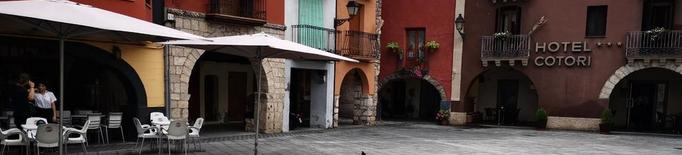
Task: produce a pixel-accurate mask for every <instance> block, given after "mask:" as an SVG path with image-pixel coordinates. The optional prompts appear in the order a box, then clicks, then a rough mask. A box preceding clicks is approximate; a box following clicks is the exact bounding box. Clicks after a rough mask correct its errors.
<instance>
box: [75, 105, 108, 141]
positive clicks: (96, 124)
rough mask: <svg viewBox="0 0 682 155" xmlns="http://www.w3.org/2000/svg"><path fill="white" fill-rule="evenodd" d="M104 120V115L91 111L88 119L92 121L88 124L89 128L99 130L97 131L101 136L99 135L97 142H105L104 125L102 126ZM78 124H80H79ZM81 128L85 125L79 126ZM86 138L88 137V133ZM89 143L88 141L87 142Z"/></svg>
mask: <svg viewBox="0 0 682 155" xmlns="http://www.w3.org/2000/svg"><path fill="white" fill-rule="evenodd" d="M101 120H102V116H101V115H99V114H96V113H90V114H89V115H88V119H87V121H90V125H89V126H88V128H87V129H88V130H97V133H98V134H99V136H98V137H97V142H98V143H100V144H102V143H103V142H104V133H103V132H102V127H101V126H100V123H101ZM77 126H78V125H77ZM78 127H80V128H84V127H83V126H78ZM85 139H88V137H87V135H86V137H85ZM86 144H88V143H86Z"/></svg>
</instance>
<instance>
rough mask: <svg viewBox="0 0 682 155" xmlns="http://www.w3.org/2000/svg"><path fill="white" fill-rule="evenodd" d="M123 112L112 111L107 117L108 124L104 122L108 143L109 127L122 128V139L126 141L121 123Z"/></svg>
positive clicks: (103, 126)
mask: <svg viewBox="0 0 682 155" xmlns="http://www.w3.org/2000/svg"><path fill="white" fill-rule="evenodd" d="M122 117H123V113H120V112H111V113H109V117H107V124H102V128H104V132H105V133H106V140H107V143H109V129H116V128H118V129H120V130H121V139H122V141H123V142H125V141H126V140H125V136H124V134H123V126H122V125H121V121H122Z"/></svg>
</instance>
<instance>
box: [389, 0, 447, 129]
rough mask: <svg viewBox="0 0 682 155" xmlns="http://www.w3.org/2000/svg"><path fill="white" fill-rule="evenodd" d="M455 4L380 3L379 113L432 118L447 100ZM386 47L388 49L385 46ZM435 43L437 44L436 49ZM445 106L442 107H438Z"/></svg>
mask: <svg viewBox="0 0 682 155" xmlns="http://www.w3.org/2000/svg"><path fill="white" fill-rule="evenodd" d="M454 7H455V1H449V0H438V1H430V2H428V3H421V4H418V5H417V4H415V1H410V0H391V1H384V2H383V4H382V18H383V20H384V23H383V27H382V30H381V31H382V34H381V40H382V45H381V48H382V49H381V71H380V74H379V79H380V81H379V104H380V105H379V106H380V107H379V109H380V110H379V113H380V114H381V115H382V117H384V118H421V119H425V120H433V119H434V118H435V113H436V112H437V111H438V110H440V109H441V108H447V106H448V105H449V104H450V102H451V96H450V93H451V87H450V86H451V84H452V64H453V55H452V53H453V38H454V34H455V32H454V19H455V13H454ZM389 44H390V45H389ZM435 44H438V47H437V48H429V45H430V47H435ZM441 105H442V106H444V107H441Z"/></svg>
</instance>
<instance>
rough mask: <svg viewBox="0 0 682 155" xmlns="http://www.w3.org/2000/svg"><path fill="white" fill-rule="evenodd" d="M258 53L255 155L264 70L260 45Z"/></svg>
mask: <svg viewBox="0 0 682 155" xmlns="http://www.w3.org/2000/svg"><path fill="white" fill-rule="evenodd" d="M256 55H257V56H256V59H257V60H258V64H257V65H258V75H257V77H258V82H257V83H256V85H257V87H258V89H257V91H256V94H257V97H256V106H255V107H256V112H254V114H256V116H254V117H253V118H255V120H256V134H255V135H254V140H253V154H254V155H257V154H258V126H259V125H260V121H259V120H260V118H259V117H260V98H261V74H262V72H263V58H262V57H261V48H260V47H258V49H257V51H256Z"/></svg>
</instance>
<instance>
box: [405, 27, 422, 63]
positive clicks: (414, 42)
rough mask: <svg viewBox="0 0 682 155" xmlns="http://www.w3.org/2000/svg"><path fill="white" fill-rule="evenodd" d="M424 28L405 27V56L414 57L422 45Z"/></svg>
mask: <svg viewBox="0 0 682 155" xmlns="http://www.w3.org/2000/svg"><path fill="white" fill-rule="evenodd" d="M424 31H425V30H424V28H415V29H407V58H409V59H414V58H416V57H417V54H421V52H422V51H423V47H424Z"/></svg>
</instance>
